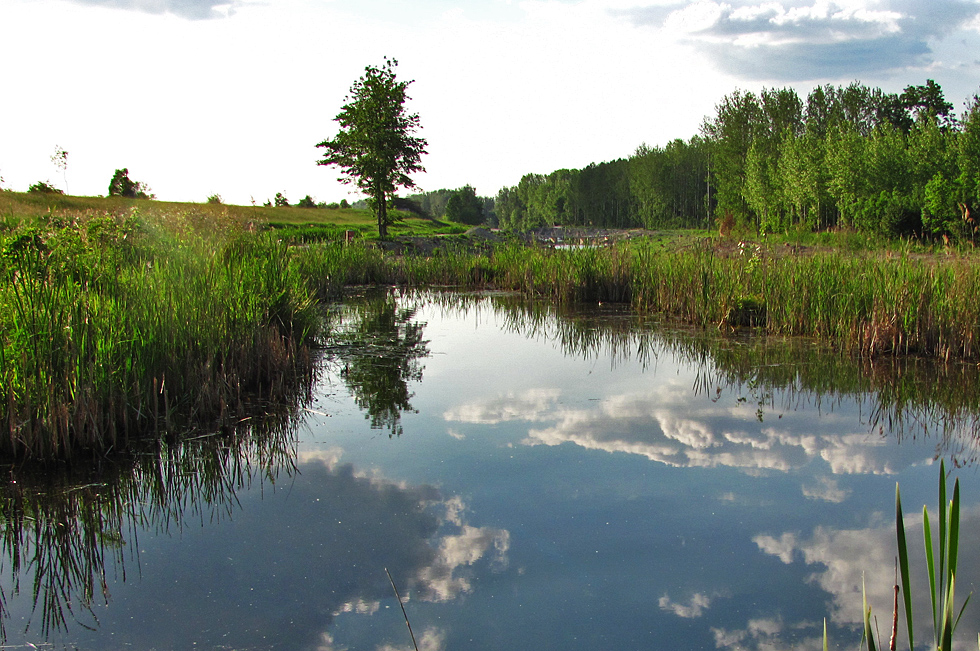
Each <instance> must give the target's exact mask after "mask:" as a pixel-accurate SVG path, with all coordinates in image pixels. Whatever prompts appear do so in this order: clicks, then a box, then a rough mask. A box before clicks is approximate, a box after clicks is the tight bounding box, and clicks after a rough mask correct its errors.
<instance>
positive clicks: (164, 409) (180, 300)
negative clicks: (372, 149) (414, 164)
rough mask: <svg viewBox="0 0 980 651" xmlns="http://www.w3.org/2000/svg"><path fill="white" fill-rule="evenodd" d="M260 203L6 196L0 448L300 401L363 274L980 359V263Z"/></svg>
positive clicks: (370, 279) (14, 451)
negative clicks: (398, 219)
mask: <svg viewBox="0 0 980 651" xmlns="http://www.w3.org/2000/svg"><path fill="white" fill-rule="evenodd" d="M52 201H58V202H64V203H63V205H62V204H52V203H51V202H52ZM115 203H118V204H119V205H118V206H115ZM45 206H46V207H45ZM255 210H257V211H264V212H252V209H250V208H248V207H234V208H233V207H229V206H221V205H208V204H202V205H198V204H189V205H188V204H176V205H175V206H170V207H168V205H167V204H161V203H159V202H146V201H143V202H140V201H138V200H137V201H135V202H134V201H133V200H122V199H119V200H117V199H92V198H78V197H60V196H55V197H51V196H50V195H44V196H42V197H41V198H35V197H32V196H30V195H17V194H15V193H7V192H4V193H0V252H2V257H0V336H2V347H0V454H2V455H4V456H12V457H18V458H57V457H65V456H70V455H71V454H74V453H75V452H77V451H82V450H85V451H89V452H92V453H98V454H102V453H104V452H106V451H108V450H114V449H119V448H121V447H125V446H126V444H127V442H128V441H129V440H131V439H132V438H138V437H142V436H147V435H152V436H164V435H166V433H168V432H176V431H180V430H186V429H187V428H188V427H191V428H193V427H206V428H215V427H221V426H230V425H231V424H233V423H234V422H235V420H236V419H241V418H244V417H246V416H247V414H248V412H249V407H248V405H249V404H250V403H251V404H253V405H256V404H261V403H263V402H270V401H271V402H279V401H283V400H289V399H291V398H294V397H295V395H296V393H297V391H299V390H300V389H298V387H300V386H302V384H303V383H302V382H298V381H297V380H296V378H297V377H299V376H303V375H306V374H309V373H310V372H311V369H312V365H313V356H314V355H313V353H314V349H315V347H316V346H317V344H318V342H319V341H322V338H323V337H324V336H326V335H325V333H324V331H323V327H324V326H323V322H322V319H321V312H320V310H319V309H318V306H317V301H318V300H324V299H328V298H330V297H334V296H337V295H339V294H340V293H341V292H342V290H343V289H344V288H345V287H347V286H350V285H363V284H375V283H381V284H399V285H405V286H412V287H437V286H456V287H460V286H462V287H467V288H486V289H505V290H515V291H520V292H525V293H528V294H535V295H542V296H546V297H549V298H550V299H551V300H553V301H555V302H556V303H574V302H585V301H590V302H595V301H610V302H625V303H630V304H632V305H633V306H634V307H635V308H637V309H638V310H641V311H646V312H658V313H664V314H667V315H671V316H673V317H676V318H679V319H681V320H683V321H686V322H688V323H692V324H695V325H699V326H702V327H706V328H712V329H721V330H722V331H731V330H732V329H735V328H739V327H741V326H745V325H751V326H755V327H759V328H763V329H764V330H765V331H767V332H769V333H775V334H780V335H790V336H796V335H805V336H815V337H821V338H823V339H825V340H827V341H830V342H832V343H833V344H834V345H835V346H838V347H840V348H842V349H845V350H848V351H850V352H852V353H854V354H858V355H863V356H875V355H894V354H922V355H927V356H933V357H939V358H944V359H967V360H973V359H976V358H977V356H978V351H977V347H976V343H975V342H976V340H977V337H978V334H980V333H978V328H980V305H978V300H977V297H978V296H980V271H978V269H980V266H978V265H977V264H976V260H975V259H974V258H971V257H966V256H962V255H946V256H937V255H924V254H922V253H921V252H916V251H912V250H911V249H909V250H904V251H903V250H898V251H896V250H890V251H887V252H884V253H880V252H874V251H869V250H858V251H854V250H850V251H847V252H844V251H835V250H832V249H829V248H827V247H812V246H811V247H800V246H795V245H794V246H784V245H782V244H781V245H779V246H774V245H771V244H757V243H750V244H744V243H743V244H738V243H734V242H720V241H718V240H713V239H710V238H699V239H698V238H692V237H674V238H672V237H665V238H661V239H659V240H658V239H656V238H643V239H636V240H629V241H621V242H619V243H616V244H613V245H610V246H603V247H595V248H578V249H555V248H553V247H550V246H541V245H534V244H532V245H530V246H529V245H528V244H527V243H526V242H524V241H519V240H510V241H505V242H502V243H496V244H491V243H488V242H486V241H479V242H477V241H473V240H469V239H467V238H465V237H460V236H454V237H445V236H443V237H439V238H431V239H438V240H439V242H440V243H441V244H440V246H437V247H435V248H434V249H433V247H426V248H424V249H421V250H425V251H429V252H428V253H426V254H425V255H399V254H395V253H393V252H390V251H388V250H386V247H385V246H380V245H379V244H378V243H374V242H369V241H368V242H365V241H364V239H358V240H356V242H355V243H354V244H352V245H347V244H344V243H343V241H339V238H340V235H341V234H342V233H343V231H344V230H351V229H350V228H348V226H350V225H351V224H350V223H345V222H343V221H342V220H339V221H337V222H335V223H330V222H326V221H325V222H322V223H319V224H316V225H315V226H316V228H319V229H321V235H322V237H321V236H316V237H312V236H311V237H298V236H297V237H291V236H288V235H287V233H286V232H285V231H286V227H285V226H281V227H279V228H276V227H275V226H274V225H272V224H270V223H269V222H265V223H260V224H258V225H257V222H256V221H255V219H252V218H255V217H258V216H260V215H262V214H265V212H269V211H271V212H273V213H274V214H276V215H279V216H282V215H285V214H286V213H285V212H282V211H290V210H291V211H297V212H300V213H311V214H312V213H329V212H331V211H324V210H312V209H300V208H293V209H286V208H260V209H255ZM236 211H237V212H236ZM283 223H285V222H283ZM364 223H368V221H367V219H365V220H364ZM304 228H305V227H304ZM425 228H426V229H430V230H429V231H428V232H431V229H436V230H438V229H439V228H440V227H439V226H438V225H437V224H435V223H432V222H428V223H427V224H426V225H425ZM420 229H421V227H420ZM451 231H452V229H446V230H444V231H443V232H444V233H445V232H451ZM296 232H297V231H294V234H295V233H296ZM424 232H427V231H425V230H424V229H421V230H415V231H413V234H414V235H415V236H418V235H419V234H420V233H424ZM333 238H337V239H333ZM324 240H325V241H324ZM299 243H302V245H301V246H293V244H299ZM804 249H805V250H804ZM416 250H420V249H419V248H418V247H416Z"/></svg>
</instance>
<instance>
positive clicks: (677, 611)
mask: <svg viewBox="0 0 980 651" xmlns="http://www.w3.org/2000/svg"><path fill="white" fill-rule="evenodd" d="M657 605H658V606H660V610H665V611H667V612H669V613H673V614H674V615H677V616H678V617H683V618H684V619H693V618H695V617H700V616H701V615H703V614H704V611H705V610H707V609H708V608H709V607H710V606H711V597H709V596H708V595H706V594H702V593H700V592H696V593H694V594H693V595H692V596H691V600H690V602H689V603H686V604H684V603H678V602H676V601H671V599H670V596H669V595H666V594H665V595H664V596H662V597H660V599H659V600H658V601H657Z"/></svg>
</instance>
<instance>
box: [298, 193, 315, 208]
mask: <svg viewBox="0 0 980 651" xmlns="http://www.w3.org/2000/svg"><path fill="white" fill-rule="evenodd" d="M296 205H297V206H299V207H300V208H316V201H314V199H313V197H311V196H310V195H306V196H305V197H303V198H302V199H300V200H299V203H298V204H296Z"/></svg>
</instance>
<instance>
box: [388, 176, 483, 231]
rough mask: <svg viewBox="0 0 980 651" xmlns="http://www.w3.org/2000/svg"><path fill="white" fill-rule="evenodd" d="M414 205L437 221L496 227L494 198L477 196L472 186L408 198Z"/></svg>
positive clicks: (424, 193) (414, 195)
mask: <svg viewBox="0 0 980 651" xmlns="http://www.w3.org/2000/svg"><path fill="white" fill-rule="evenodd" d="M406 199H408V200H409V201H410V202H412V203H414V204H415V205H416V206H417V207H418V210H417V211H413V212H419V211H420V212H421V213H422V214H425V215H428V216H429V217H433V218H435V219H447V220H449V221H451V222H456V223H457V224H469V225H471V226H477V225H480V224H487V225H491V226H494V225H496V217H495V215H494V212H493V203H494V202H493V198H491V197H480V196H477V194H476V190H475V189H474V188H473V186H471V185H464V186H463V187H461V188H457V189H456V190H446V189H442V190H433V191H430V192H422V193H420V194H413V195H410V196H408V197H406Z"/></svg>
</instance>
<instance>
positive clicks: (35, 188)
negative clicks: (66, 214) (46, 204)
mask: <svg viewBox="0 0 980 651" xmlns="http://www.w3.org/2000/svg"><path fill="white" fill-rule="evenodd" d="M27 191H28V192H34V193H38V194H64V192H63V191H62V190H59V189H58V188H56V187H54V186H53V185H51V184H50V183H48V182H46V181H38V182H37V183H35V184H34V185H32V186H30V187H29V188H27Z"/></svg>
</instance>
